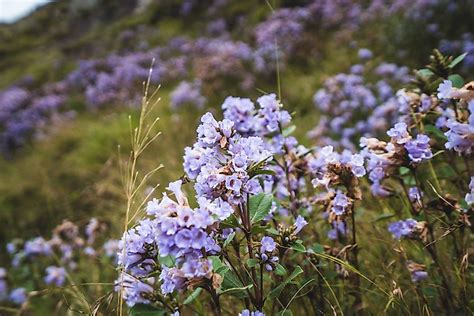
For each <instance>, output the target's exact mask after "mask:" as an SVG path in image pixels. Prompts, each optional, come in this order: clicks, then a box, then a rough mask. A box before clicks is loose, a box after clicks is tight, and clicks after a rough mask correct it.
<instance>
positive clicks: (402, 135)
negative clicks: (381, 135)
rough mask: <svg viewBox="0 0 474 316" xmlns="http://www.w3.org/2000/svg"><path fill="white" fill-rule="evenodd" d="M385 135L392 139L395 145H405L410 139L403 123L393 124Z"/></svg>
mask: <svg viewBox="0 0 474 316" xmlns="http://www.w3.org/2000/svg"><path fill="white" fill-rule="evenodd" d="M387 135H388V136H390V137H392V140H393V141H395V142H396V143H397V144H405V143H406V142H408V141H409V140H410V139H411V136H410V134H408V131H407V124H406V123H404V122H400V123H397V124H395V126H394V127H392V128H391V129H390V130H388V132H387Z"/></svg>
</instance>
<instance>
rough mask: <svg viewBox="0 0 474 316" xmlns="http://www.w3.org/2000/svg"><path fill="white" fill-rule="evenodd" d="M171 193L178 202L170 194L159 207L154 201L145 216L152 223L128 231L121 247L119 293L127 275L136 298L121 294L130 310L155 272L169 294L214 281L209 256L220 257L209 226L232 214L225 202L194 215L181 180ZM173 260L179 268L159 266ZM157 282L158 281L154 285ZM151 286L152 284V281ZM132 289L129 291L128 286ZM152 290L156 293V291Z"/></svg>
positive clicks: (202, 201)
mask: <svg viewBox="0 0 474 316" xmlns="http://www.w3.org/2000/svg"><path fill="white" fill-rule="evenodd" d="M168 190H170V191H171V192H172V193H173V194H174V197H175V198H176V201H174V200H172V199H170V198H169V197H168V196H167V195H166V193H165V194H164V195H163V198H162V199H161V201H158V200H156V199H155V200H152V201H150V202H149V203H148V205H147V213H148V214H149V215H151V216H153V218H152V219H148V218H146V219H143V220H141V221H140V223H139V225H138V226H136V227H135V228H132V229H130V230H129V231H127V232H126V233H125V234H124V236H123V238H122V241H121V244H120V251H119V260H118V264H119V265H121V266H123V268H124V272H123V273H122V276H121V277H120V278H119V280H118V285H117V289H118V288H123V287H125V286H126V285H125V284H123V285H122V286H121V287H120V280H121V279H123V274H128V275H130V278H127V279H124V281H123V282H124V283H130V282H131V280H133V282H132V283H133V286H131V288H132V289H133V293H134V295H131V294H130V291H131V290H130V289H128V290H127V291H128V292H127V291H125V292H124V293H122V295H123V296H124V299H125V300H126V301H127V304H129V305H130V306H133V305H134V304H135V303H137V299H136V297H137V295H138V296H139V297H140V296H143V295H139V294H136V291H140V290H143V291H146V292H149V291H148V289H149V287H150V285H148V284H145V285H143V284H140V282H141V281H139V279H141V278H144V277H148V276H149V275H150V274H151V273H153V272H155V271H161V272H160V277H159V280H160V281H161V283H162V284H161V292H162V293H163V294H169V293H172V292H174V291H178V290H183V289H185V288H186V282H187V280H190V279H193V278H208V279H210V278H211V276H212V264H211V263H210V261H209V259H207V258H206V256H207V255H212V254H215V253H217V252H219V251H220V247H219V245H218V244H217V243H216V241H215V239H214V238H213V235H212V234H209V233H208V232H207V229H208V227H209V226H211V225H212V224H214V223H215V222H216V221H218V220H219V219H222V220H223V219H225V218H227V217H228V216H229V215H230V214H231V213H232V212H233V210H232V208H231V206H230V205H229V204H228V203H227V202H224V201H222V200H216V201H214V202H211V201H209V200H205V199H200V200H199V204H200V205H199V207H198V208H195V209H192V208H191V207H190V206H189V205H188V202H187V199H186V197H185V196H184V194H183V192H182V190H181V180H178V181H175V182H172V183H170V185H169V187H168ZM167 256H171V257H172V258H173V259H174V262H175V266H174V267H167V266H165V265H162V264H161V263H160V262H159V257H167ZM153 281H154V280H153ZM148 283H151V284H153V283H154V282H151V280H149V282H148ZM129 287H130V286H129ZM152 289H153V288H152Z"/></svg>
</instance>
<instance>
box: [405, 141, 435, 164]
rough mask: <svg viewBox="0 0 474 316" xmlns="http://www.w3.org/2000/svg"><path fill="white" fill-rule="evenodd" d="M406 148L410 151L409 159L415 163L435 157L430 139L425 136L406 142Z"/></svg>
mask: <svg viewBox="0 0 474 316" xmlns="http://www.w3.org/2000/svg"><path fill="white" fill-rule="evenodd" d="M405 148H406V150H407V151H408V157H409V158H410V160H411V161H413V162H421V161H423V160H428V159H431V158H432V157H433V153H432V152H431V147H430V138H429V137H428V136H426V135H423V134H418V135H417V136H416V139H413V140H410V141H408V142H406V143H405Z"/></svg>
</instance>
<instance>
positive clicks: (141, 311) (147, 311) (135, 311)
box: [128, 304, 166, 316]
mask: <svg viewBox="0 0 474 316" xmlns="http://www.w3.org/2000/svg"><path fill="white" fill-rule="evenodd" d="M128 314H129V315H130V316H141V315H146V316H163V315H166V312H165V311H164V310H162V309H159V308H156V307H154V306H151V305H145V304H137V305H135V306H133V307H131V308H130V310H129V311H128Z"/></svg>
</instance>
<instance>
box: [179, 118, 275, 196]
mask: <svg viewBox="0 0 474 316" xmlns="http://www.w3.org/2000/svg"><path fill="white" fill-rule="evenodd" d="M201 122H202V124H201V125H199V127H198V129H197V132H198V139H197V142H196V143H195V144H194V146H193V147H192V148H190V147H188V148H186V150H185V155H184V170H185V172H186V175H187V176H188V177H189V178H190V179H193V180H194V179H195V180H196V183H195V190H196V193H197V194H198V196H200V197H204V198H206V199H209V200H216V199H217V200H219V199H220V200H222V201H228V202H229V203H230V204H234V205H235V204H238V203H241V202H243V201H244V200H245V199H246V194H257V193H259V192H260V191H261V190H262V188H261V186H260V184H259V183H258V181H257V180H256V179H255V178H251V177H250V175H249V174H248V169H249V168H251V167H252V166H255V165H257V164H260V163H264V162H265V161H266V160H268V159H269V158H271V156H272V153H271V152H270V151H269V150H266V149H265V144H264V141H263V140H262V139H261V138H260V137H254V136H252V137H242V136H241V135H240V134H238V133H236V131H235V129H234V123H233V122H232V121H230V120H228V119H224V120H223V121H220V122H218V121H216V120H215V119H214V117H213V116H212V114H211V113H206V114H205V115H203V117H202V118H201ZM222 203H225V202H222Z"/></svg>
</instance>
